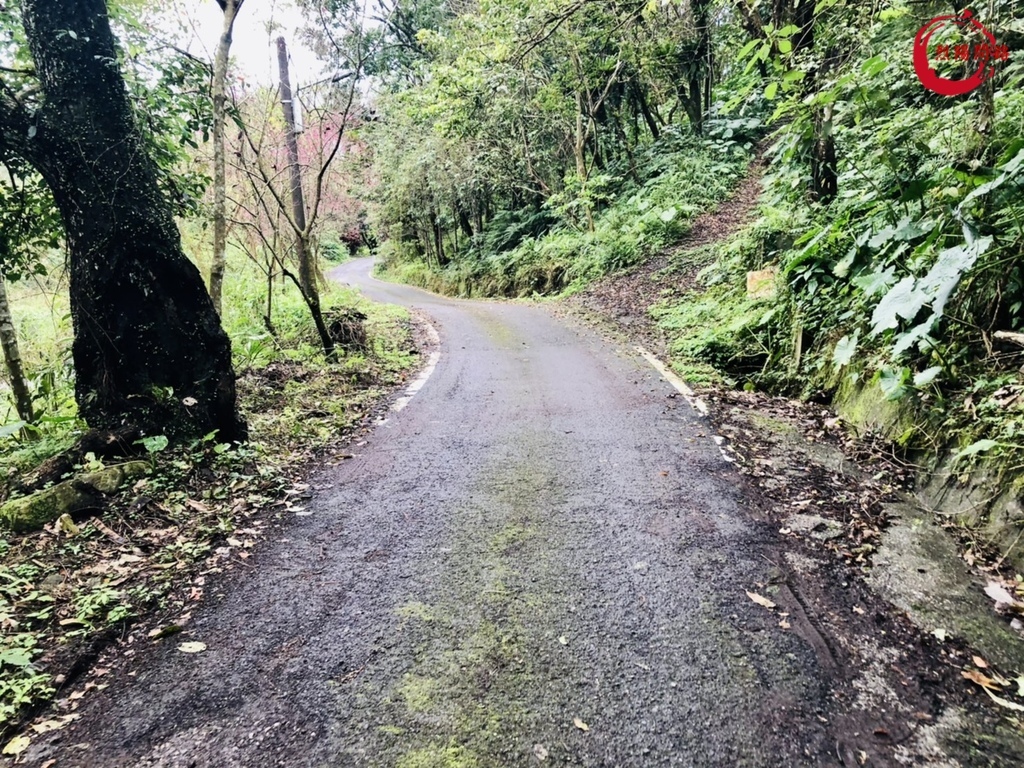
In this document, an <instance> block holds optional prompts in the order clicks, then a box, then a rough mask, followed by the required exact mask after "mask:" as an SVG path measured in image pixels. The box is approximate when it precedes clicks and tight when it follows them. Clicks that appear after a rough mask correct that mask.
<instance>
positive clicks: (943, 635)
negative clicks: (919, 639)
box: [932, 629, 949, 643]
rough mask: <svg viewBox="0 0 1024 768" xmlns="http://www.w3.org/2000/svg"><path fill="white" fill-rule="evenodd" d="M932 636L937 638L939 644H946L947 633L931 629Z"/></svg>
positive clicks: (942, 630)
mask: <svg viewBox="0 0 1024 768" xmlns="http://www.w3.org/2000/svg"><path fill="white" fill-rule="evenodd" d="M932 634H933V635H935V637H937V638H938V640H939V642H940V643H944V642H946V638H947V637H949V633H948V632H946V630H944V629H933V630H932Z"/></svg>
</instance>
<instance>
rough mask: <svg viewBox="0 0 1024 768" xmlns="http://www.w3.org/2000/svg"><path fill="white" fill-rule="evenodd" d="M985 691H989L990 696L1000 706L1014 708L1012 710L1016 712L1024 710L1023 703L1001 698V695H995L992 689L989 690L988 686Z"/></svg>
mask: <svg viewBox="0 0 1024 768" xmlns="http://www.w3.org/2000/svg"><path fill="white" fill-rule="evenodd" d="M985 693H987V694H988V697H989V698H990V699H992V701H994V702H995V703H996V704H998V705H999V706H1000V707H1005V708H1006V709H1012V710H1013V711H1014V712H1024V706H1022V705H1020V704H1017V703H1016V702H1013V701H1007V700H1006V699H1004V698H1001V697H999V696H996V695H995V694H994V693H992V691H990V690H989V689H988V688H986V689H985Z"/></svg>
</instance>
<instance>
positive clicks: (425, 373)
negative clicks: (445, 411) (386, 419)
mask: <svg viewBox="0 0 1024 768" xmlns="http://www.w3.org/2000/svg"><path fill="white" fill-rule="evenodd" d="M424 322H426V324H427V337H428V338H429V339H430V341H431V342H432V343H433V344H434V351H433V352H431V353H430V359H429V360H427V367H426V368H424V369H423V370H422V371H420V375H419V376H417V377H416V379H415V380H414V381H413V382H412V384H410V385H409V386H408V387H406V388H405V394H404V395H402V396H401V397H400V398H398V399H397V400H395V402H394V403H393V404H392V406H391V412H392V413H398V412H399V411H400V410H402V409H403V408H405V406H407V405H408V404H409V401H410V400H412V399H413V397H414V396H415V395H416V393H417V392H419V391H420V390H421V389H423V385H424V384H426V383H427V379H429V378H430V375H431V374H432V373H433V372H434V369H435V368H436V367H437V363H438V361H439V360H440V359H441V336H440V335H439V334H438V332H437V329H436V328H435V327H434V326H433V325H432V324H431V323H430V321H429V320H427V321H424Z"/></svg>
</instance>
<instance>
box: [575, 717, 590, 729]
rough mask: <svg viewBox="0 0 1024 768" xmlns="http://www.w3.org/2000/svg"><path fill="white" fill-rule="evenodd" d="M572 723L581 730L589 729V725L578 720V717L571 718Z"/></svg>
mask: <svg viewBox="0 0 1024 768" xmlns="http://www.w3.org/2000/svg"><path fill="white" fill-rule="evenodd" d="M572 724H573V725H575V726H576V727H577V728H579V729H580V730H581V731H589V730H590V726H589V725H587V724H586V723H584V722H583V721H582V720H580V719H579V718H578V717H574V718H573V719H572Z"/></svg>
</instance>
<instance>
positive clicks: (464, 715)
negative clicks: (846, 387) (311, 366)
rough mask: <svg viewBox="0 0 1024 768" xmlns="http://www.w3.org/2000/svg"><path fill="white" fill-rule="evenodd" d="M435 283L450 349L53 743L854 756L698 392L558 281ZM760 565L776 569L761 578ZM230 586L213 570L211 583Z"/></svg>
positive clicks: (189, 752) (767, 536) (672, 756)
mask: <svg viewBox="0 0 1024 768" xmlns="http://www.w3.org/2000/svg"><path fill="white" fill-rule="evenodd" d="M368 272H369V263H368V262H367V261H365V260H362V261H356V262H352V263H349V264H347V265H345V266H343V267H341V268H340V269H338V270H336V272H335V273H334V275H333V276H334V277H335V278H337V279H340V280H342V281H345V282H348V283H351V284H354V285H356V286H359V287H360V288H361V289H362V290H363V291H364V292H365V293H366V295H367V296H369V297H370V298H372V299H376V300H381V301H390V302H396V303H400V304H404V305H407V306H410V307H414V308H417V309H419V310H422V311H423V312H425V313H426V314H427V315H428V316H429V317H430V318H431V319H432V320H433V322H434V324H435V326H436V327H437V329H438V330H439V332H440V335H441V338H442V344H441V357H440V362H439V363H438V365H437V367H436V370H435V371H434V373H433V375H432V376H431V378H430V379H429V380H428V381H427V383H426V384H425V386H424V387H423V388H422V390H421V391H420V392H419V393H418V394H417V395H416V396H415V398H414V399H413V400H412V401H411V403H410V404H409V405H408V407H406V408H405V409H404V410H402V411H401V412H400V413H396V414H394V415H393V416H392V417H391V418H390V419H389V420H388V421H387V422H386V423H385V424H383V425H381V426H380V427H378V428H377V429H376V430H375V431H374V432H373V433H372V435H371V436H370V437H369V439H368V442H367V444H365V445H363V446H361V447H359V448H356V450H357V451H359V453H358V454H357V455H356V457H355V458H354V459H353V460H351V461H347V462H344V463H343V464H342V465H341V466H339V467H337V468H335V469H327V470H324V471H323V473H322V474H321V476H319V477H318V478H317V479H316V481H315V482H316V483H318V484H320V485H327V486H330V490H328V491H322V492H320V494H319V495H318V497H317V498H315V499H314V501H313V502H312V508H313V510H314V514H313V515H311V516H309V517H305V518H298V519H296V520H295V522H294V523H293V524H291V525H290V527H289V528H287V529H286V531H285V536H286V538H284V539H281V540H279V541H275V542H270V543H268V544H267V545H265V546H264V549H263V550H262V552H260V553H259V554H258V555H257V556H256V557H255V558H254V562H255V565H256V566H257V567H256V568H254V569H253V570H251V571H247V572H246V573H244V574H237V575H234V576H232V577H231V578H230V579H227V580H226V582H225V584H224V585H222V588H221V589H220V590H219V591H220V592H221V593H222V594H223V596H222V597H221V598H220V599H219V600H217V599H214V600H212V601H211V602H210V604H209V605H207V606H206V607H205V608H204V609H203V610H202V611H201V614H200V615H198V616H197V617H196V618H195V620H194V622H193V624H192V625H191V627H190V630H191V631H190V633H189V636H188V638H187V639H189V640H199V641H202V642H204V643H206V644H207V645H208V647H209V650H208V651H206V652H205V653H201V654H196V655H185V654H181V653H179V652H177V651H176V650H175V646H176V643H170V642H169V643H166V644H164V645H157V646H155V647H154V648H152V649H149V650H146V651H141V652H140V653H144V654H145V657H144V658H143V659H141V660H140V661H138V662H137V663H136V664H135V666H134V668H135V669H137V670H139V671H138V672H137V674H134V676H132V677H130V678H129V677H122V679H121V680H119V681H115V682H114V684H113V685H111V687H110V688H109V689H107V691H104V692H103V693H102V694H100V695H92V696H91V700H90V702H89V703H88V704H86V706H85V707H84V714H83V717H82V719H81V721H80V722H79V723H77V724H76V726H75V727H74V728H71V729H68V733H69V734H70V735H69V736H68V737H65V738H63V740H62V741H60V742H58V744H59V746H60V749H59V751H58V752H55V753H51V754H46V755H41V756H40V757H42V758H45V757H56V758H58V762H57V765H60V766H64V765H95V766H115V765H116V766H121V765H124V766H129V765H130V766H137V765H138V766H155V765H160V766H216V767H217V768H226V767H227V766H246V767H249V766H289V768H291V767H294V766H398V767H399V768H488V767H490V766H530V765H555V766H563V765H572V766H655V767H656V766H676V765H678V766H777V765H786V766H790V765H835V764H837V760H836V738H835V736H834V734H832V733H830V732H829V728H830V726H829V724H828V722H826V721H829V717H828V714H829V712H830V704H829V686H828V677H829V675H830V674H831V671H830V670H829V669H828V668H827V666H821V664H822V662H821V661H820V659H821V654H820V653H817V654H816V653H815V651H814V650H813V649H812V647H811V645H809V644H806V643H805V642H804V641H803V640H801V639H800V637H799V636H798V635H797V634H796V633H794V632H792V631H786V630H785V629H784V628H780V627H779V626H778V623H779V618H778V616H776V615H774V614H772V613H770V612H768V611H766V610H765V609H764V608H762V607H760V606H758V605H755V604H754V603H753V602H751V601H750V600H749V599H748V598H747V597H746V596H745V594H744V592H745V590H753V591H758V590H759V589H764V586H763V585H765V584H766V583H767V582H769V581H770V580H771V579H772V578H773V574H772V570H773V562H776V561H777V552H776V550H775V549H774V547H775V544H774V539H773V535H774V534H773V533H772V532H771V531H770V530H769V529H768V528H767V526H764V525H762V524H759V523H757V522H756V516H755V515H753V514H751V510H748V509H746V508H745V505H744V502H743V498H742V496H741V495H740V490H739V480H738V476H737V475H736V474H735V473H734V472H733V471H732V469H731V468H730V465H729V464H728V463H727V462H726V461H725V460H724V459H723V457H722V455H721V453H720V452H719V450H718V447H717V446H716V445H715V444H714V442H713V441H712V440H711V438H710V435H708V434H706V432H707V428H706V426H705V425H704V424H703V423H702V421H701V419H700V418H699V417H698V416H697V415H695V414H694V413H693V412H692V411H691V409H690V408H689V406H688V405H687V404H686V402H685V401H684V400H683V399H682V398H681V397H675V396H674V395H675V391H674V390H673V389H672V388H671V387H670V386H669V385H668V384H666V383H665V382H664V381H662V380H661V379H660V378H659V377H658V375H657V374H656V373H655V372H654V371H653V370H652V369H650V367H649V366H648V364H647V363H646V362H644V361H643V360H642V359H640V358H639V357H638V356H637V355H635V354H634V353H633V352H632V351H631V350H628V349H625V348H616V347H615V346H613V345H610V344H609V343H608V342H606V341H603V340H601V339H600V338H599V337H598V336H596V335H595V334H593V333H591V332H590V331H587V330H585V329H582V328H576V327H572V326H571V325H568V324H567V323H566V321H563V320H560V319H558V318H556V317H554V316H553V315H552V314H551V312H550V311H549V310H547V309H545V308H544V307H542V306H528V305H520V304H511V303H482V302H460V301H453V300H447V299H443V298H439V297H436V296H432V295H430V294H427V293H424V292H422V291H418V290H415V289H412V288H407V287H400V286H394V285H389V284H384V283H380V282H377V281H375V280H373V279H372V278H370V277H369V274H368ZM758 585H761V586H760V587H759V586H758ZM211 591H216V590H208V592H211Z"/></svg>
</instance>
